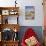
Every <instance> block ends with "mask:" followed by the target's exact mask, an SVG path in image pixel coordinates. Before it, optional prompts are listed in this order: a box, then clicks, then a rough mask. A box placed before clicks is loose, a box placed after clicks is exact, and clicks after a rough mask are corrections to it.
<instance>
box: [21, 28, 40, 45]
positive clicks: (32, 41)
mask: <svg viewBox="0 0 46 46" xmlns="http://www.w3.org/2000/svg"><path fill="white" fill-rule="evenodd" d="M21 46H41V44H40V42H39V40H38V38H37V34H36V33H35V32H34V30H33V29H32V28H28V29H27V30H26V32H25V34H24V36H23V38H22V42H21Z"/></svg>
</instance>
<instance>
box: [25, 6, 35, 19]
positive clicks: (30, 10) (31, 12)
mask: <svg viewBox="0 0 46 46" xmlns="http://www.w3.org/2000/svg"><path fill="white" fill-rule="evenodd" d="M34 18H35V7H34V6H25V19H26V20H34Z"/></svg>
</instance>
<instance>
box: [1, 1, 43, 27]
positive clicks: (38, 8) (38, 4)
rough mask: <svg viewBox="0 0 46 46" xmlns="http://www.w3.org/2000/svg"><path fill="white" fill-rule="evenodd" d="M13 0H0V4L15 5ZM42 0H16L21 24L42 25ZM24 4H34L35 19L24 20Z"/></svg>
mask: <svg viewBox="0 0 46 46" xmlns="http://www.w3.org/2000/svg"><path fill="white" fill-rule="evenodd" d="M14 1H15V0H0V6H2V7H4V6H5V7H7V6H8V7H9V6H15V3H14ZM42 2H43V1H42V0H17V3H18V4H17V6H19V7H20V9H19V15H20V16H19V24H20V25H21V26H43V6H42ZM25 6H35V19H34V20H28V21H27V20H25Z"/></svg>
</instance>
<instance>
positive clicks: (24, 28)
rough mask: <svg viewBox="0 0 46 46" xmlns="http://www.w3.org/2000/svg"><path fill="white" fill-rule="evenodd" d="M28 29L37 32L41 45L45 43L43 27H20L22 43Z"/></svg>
mask: <svg viewBox="0 0 46 46" xmlns="http://www.w3.org/2000/svg"><path fill="white" fill-rule="evenodd" d="M28 28H32V29H33V30H34V31H35V32H36V34H37V37H38V39H39V41H40V42H41V43H43V30H42V26H21V27H20V31H19V39H20V42H21V40H22V38H23V36H24V33H25V31H26V30H27V29H28Z"/></svg>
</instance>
